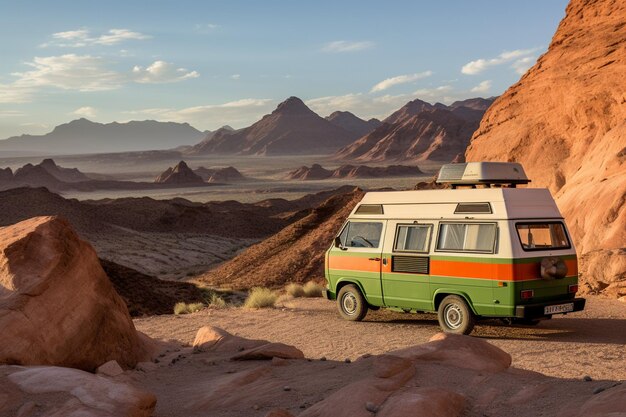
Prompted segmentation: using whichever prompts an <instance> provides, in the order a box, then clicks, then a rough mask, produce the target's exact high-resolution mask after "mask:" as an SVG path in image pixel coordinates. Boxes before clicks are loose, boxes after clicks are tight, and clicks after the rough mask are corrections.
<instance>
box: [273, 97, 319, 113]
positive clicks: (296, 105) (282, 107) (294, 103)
mask: <svg viewBox="0 0 626 417" xmlns="http://www.w3.org/2000/svg"><path fill="white" fill-rule="evenodd" d="M274 113H282V114H300V113H312V111H311V109H309V108H308V107H307V105H306V104H304V102H303V101H302V100H300V99H299V98H298V97H294V96H291V97H289V98H288V99H287V100H285V101H283V102H282V103H280V104H279V105H278V107H276V110H275V111H274Z"/></svg>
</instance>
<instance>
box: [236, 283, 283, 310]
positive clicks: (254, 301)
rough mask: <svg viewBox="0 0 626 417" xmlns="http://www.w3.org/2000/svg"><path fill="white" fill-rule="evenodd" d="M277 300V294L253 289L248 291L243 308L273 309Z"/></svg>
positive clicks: (266, 289) (258, 288) (263, 289)
mask: <svg viewBox="0 0 626 417" xmlns="http://www.w3.org/2000/svg"><path fill="white" fill-rule="evenodd" d="M277 299H278V294H276V292H274V291H272V290H270V289H269V288H262V287H254V288H252V289H251V290H250V293H249V294H248V298H246V302H245V303H244V304H243V306H244V307H247V308H266V307H274V304H275V303H276V300H277Z"/></svg>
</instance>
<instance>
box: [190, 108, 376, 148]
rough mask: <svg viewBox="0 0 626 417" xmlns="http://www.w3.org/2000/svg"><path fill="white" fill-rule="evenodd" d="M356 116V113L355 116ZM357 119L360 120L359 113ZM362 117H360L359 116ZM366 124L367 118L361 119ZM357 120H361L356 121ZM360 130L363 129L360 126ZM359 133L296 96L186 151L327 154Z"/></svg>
mask: <svg viewBox="0 0 626 417" xmlns="http://www.w3.org/2000/svg"><path fill="white" fill-rule="evenodd" d="M352 116H354V115H352ZM354 118H356V119H358V118H357V117H356V116H354ZM358 120H361V119H358ZM361 121H362V122H363V123H368V122H365V121H364V120H361ZM357 123H358V122H357ZM357 129H359V130H360V129H362V127H360V126H359V127H358V128H357ZM359 135H360V134H359V133H358V132H356V131H353V130H347V129H346V128H344V127H342V126H341V125H340V124H339V123H337V122H336V120H335V122H331V121H329V120H327V119H324V118H322V117H320V116H318V115H317V114H316V113H315V112H313V111H312V110H311V109H309V108H308V107H307V106H306V105H305V104H304V103H303V102H302V100H300V99H299V98H297V97H289V98H288V99H287V100H285V101H283V102H282V103H280V104H279V105H278V107H277V108H276V110H274V111H273V112H272V113H271V114H268V115H265V116H263V118H262V119H261V120H259V121H258V122H256V123H254V124H253V125H251V126H249V127H247V128H244V129H240V130H238V131H234V132H231V131H226V130H221V131H218V132H217V133H215V134H214V135H211V136H210V137H208V138H206V139H205V140H203V141H202V142H200V143H199V144H198V145H196V146H194V147H193V148H191V149H190V150H188V151H187V153H188V154H191V155H204V154H241V155H298V154H328V153H332V152H334V151H336V150H338V149H339V148H341V147H343V146H346V145H348V144H350V143H352V142H353V141H354V140H355V139H356V138H358V137H359Z"/></svg>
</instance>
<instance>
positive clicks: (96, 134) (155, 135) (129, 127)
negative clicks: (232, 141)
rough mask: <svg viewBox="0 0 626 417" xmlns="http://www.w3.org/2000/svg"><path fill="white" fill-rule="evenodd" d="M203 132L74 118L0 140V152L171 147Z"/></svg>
mask: <svg viewBox="0 0 626 417" xmlns="http://www.w3.org/2000/svg"><path fill="white" fill-rule="evenodd" d="M207 134H210V132H201V131H199V130H197V129H195V128H193V127H192V126H190V125H189V124H188V123H173V122H157V121H154V120H146V121H131V122H128V123H117V122H113V123H107V124H102V123H95V122H92V121H89V120H87V119H78V120H74V121H71V122H69V123H66V124H62V125H59V126H57V127H55V128H54V130H52V132H50V133H47V134H45V135H21V136H14V137H11V138H8V139H6V140H0V151H3V152H5V153H6V152H8V151H13V152H32V153H40V154H42V155H54V154H83V153H85V154H87V153H112V152H128V151H146V150H155V149H172V148H176V147H179V146H182V145H190V144H194V143H197V142H198V141H199V140H202V138H204V137H205V136H206V135H207Z"/></svg>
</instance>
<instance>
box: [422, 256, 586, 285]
mask: <svg viewBox="0 0 626 417" xmlns="http://www.w3.org/2000/svg"><path fill="white" fill-rule="evenodd" d="M565 264H566V265H567V275H568V276H572V275H578V263H577V262H576V260H575V259H568V260H566V261H565ZM540 268H541V267H540V263H539V262H533V263H526V264H513V263H511V264H488V263H478V262H463V261H449V260H445V261H441V260H431V262H430V274H431V275H442V276H448V277H459V278H477V279H491V280H499V281H529V280H535V279H541V276H540V273H541V272H540Z"/></svg>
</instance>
